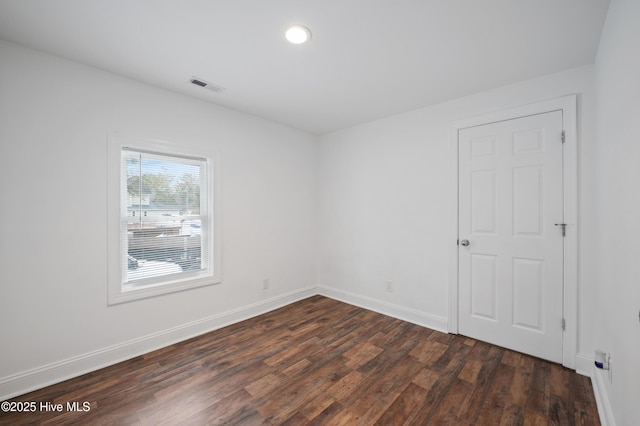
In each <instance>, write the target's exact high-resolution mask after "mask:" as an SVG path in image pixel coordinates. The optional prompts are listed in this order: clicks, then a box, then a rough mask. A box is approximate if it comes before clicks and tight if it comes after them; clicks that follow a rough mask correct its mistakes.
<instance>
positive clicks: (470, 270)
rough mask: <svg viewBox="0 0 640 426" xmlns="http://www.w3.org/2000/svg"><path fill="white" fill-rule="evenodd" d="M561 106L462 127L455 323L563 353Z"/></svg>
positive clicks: (536, 349)
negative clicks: (514, 117) (509, 118)
mask: <svg viewBox="0 0 640 426" xmlns="http://www.w3.org/2000/svg"><path fill="white" fill-rule="evenodd" d="M561 134H562V112H561V111H554V112H549V113H545V114H538V115H532V116H527V117H522V118H518V119H513V120H507V121H502V122H498V123H491V124H486V125H481V126H475V127H470V128H467V129H462V130H460V132H459V139H458V142H459V173H460V176H459V201H458V203H459V204H458V205H459V230H458V235H459V238H460V240H469V245H468V246H463V245H460V246H459V250H458V255H459V256H458V259H459V271H458V277H459V309H458V312H459V331H460V333H461V334H464V335H468V336H470V337H474V338H478V339H480V340H485V341H488V342H491V343H495V344H498V345H501V346H505V347H508V348H511V349H515V350H518V351H521V352H525V353H528V354H531V355H535V356H538V357H541V358H545V359H548V360H551V361H555V362H561V361H562V295H563V239H562V230H561V229H560V227H558V226H555V225H554V224H556V223H563V194H562V188H563V185H562V183H563V182H562V142H561Z"/></svg>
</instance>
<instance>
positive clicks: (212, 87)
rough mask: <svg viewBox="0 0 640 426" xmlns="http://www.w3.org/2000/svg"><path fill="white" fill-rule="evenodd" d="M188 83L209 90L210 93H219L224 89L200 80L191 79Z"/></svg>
mask: <svg viewBox="0 0 640 426" xmlns="http://www.w3.org/2000/svg"><path fill="white" fill-rule="evenodd" d="M190 81H191V83H193V84H195V85H196V86H200V87H204V88H205V89H209V90H211V91H212V92H216V93H221V92H222V91H223V90H224V87H222V86H216V85H215V84H213V83H209V82H208V81H204V80H203V79H201V78H196V77H192V78H191V80H190Z"/></svg>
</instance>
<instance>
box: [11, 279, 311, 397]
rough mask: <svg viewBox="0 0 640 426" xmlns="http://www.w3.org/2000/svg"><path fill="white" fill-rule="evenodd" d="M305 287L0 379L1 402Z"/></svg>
mask: <svg viewBox="0 0 640 426" xmlns="http://www.w3.org/2000/svg"><path fill="white" fill-rule="evenodd" d="M316 294H317V292H316V288H315V287H308V288H305V289H301V290H296V291H293V292H290V293H286V294H283V295H280V296H277V297H273V298H271V299H267V300H263V301H260V302H257V303H253V304H251V305H247V306H243V307H241V308H237V309H232V310H230V311H227V312H222V313H220V314H217V315H213V316H210V317H207V318H203V319H201V320H198V321H194V322H191V323H188V324H183V325H180V326H177V327H173V328H170V329H167V330H162V331H160V332H157V333H153V334H149V335H147V336H143V337H140V338H138V339H134V340H130V341H128V342H123V343H120V344H117V345H113V346H109V347H106V348H103V349H99V350H97V351H93V352H88V353H84V354H82V355H78V356H75V357H72V358H68V359H65V360H62V361H58V362H54V363H51V364H48V365H43V366H41V367H37V368H34V369H31V370H27V371H23V372H21V373H17V374H14V375H11V376H7V377H2V378H0V401H5V400H7V399H10V398H13V397H16V396H18V395H23V394H25V393H27V392H31V391H33V390H36V389H40V388H43V387H46V386H49V385H52V384H55V383H59V382H62V381H64V380H67V379H71V378H73V377H77V376H80V375H82V374H86V373H89V372H91V371H95V370H98V369H100V368H104V367H107V366H109V365H113V364H117V363H118V362H121V361H125V360H127V359H131V358H134V357H136V356H139V355H143V354H146V353H148V352H151V351H154V350H156V349H160V348H163V347H166V346H169V345H172V344H174V343H177V342H181V341H183V340H187V339H190V338H192V337H195V336H198V335H201V334H204V333H208V332H210V331H213V330H216V329H219V328H222V327H225V326H227V325H230V324H234V323H237V322H240V321H244V320H246V319H249V318H252V317H255V316H258V315H261V314H264V313H266V312H269V311H272V310H274V309H278V308H280V307H282V306H285V305H288V304H290V303H293V302H296V301H298V300H302V299H306V298H307V297H311V296H314V295H316Z"/></svg>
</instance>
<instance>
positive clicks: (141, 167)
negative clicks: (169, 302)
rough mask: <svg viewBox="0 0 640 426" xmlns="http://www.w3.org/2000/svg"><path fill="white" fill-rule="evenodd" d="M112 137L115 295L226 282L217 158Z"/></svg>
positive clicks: (131, 296)
mask: <svg viewBox="0 0 640 426" xmlns="http://www.w3.org/2000/svg"><path fill="white" fill-rule="evenodd" d="M111 139H112V140H111V141H110V143H109V174H110V177H109V185H110V187H109V201H110V202H109V218H110V220H109V224H110V226H109V241H110V244H109V303H111V304H113V303H120V302H126V301H130V300H135V299H139V298H144V297H150V296H156V295H159V294H165V293H170V292H175V291H181V290H186V289H189V288H193V287H200V286H204V285H209V284H213V283H216V282H220V274H219V266H220V264H219V262H217V261H216V259H218V258H219V256H218V254H219V244H217V243H216V242H217V241H219V239H218V238H215V237H217V236H218V232H216V229H217V226H216V225H217V217H216V215H215V214H214V211H215V210H214V208H213V207H214V205H216V204H217V203H214V196H215V194H216V193H217V191H214V190H213V189H214V188H213V183H214V181H217V180H218V179H214V176H213V174H214V171H215V169H217V167H215V165H214V164H213V163H214V161H215V158H207V157H199V156H192V155H186V154H182V153H177V152H175V151H173V150H171V149H170V148H171V147H170V146H169V147H168V146H166V145H167V144H166V143H165V144H163V143H159V142H146V143H145V142H142V143H141V142H137V141H134V143H130V141H127V140H124V139H122V138H120V137H113V138H111ZM168 148H169V149H168Z"/></svg>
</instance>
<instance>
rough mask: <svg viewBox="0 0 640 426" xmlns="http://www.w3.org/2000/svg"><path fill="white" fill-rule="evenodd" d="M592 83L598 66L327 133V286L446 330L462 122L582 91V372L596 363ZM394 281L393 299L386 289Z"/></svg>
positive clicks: (323, 254)
mask: <svg viewBox="0 0 640 426" xmlns="http://www.w3.org/2000/svg"><path fill="white" fill-rule="evenodd" d="M592 78H593V69H592V67H584V68H578V69H573V70H569V71H565V72H562V73H559V74H554V75H549V76H546V77H543V78H539V79H536V80H531V81H526V82H523V83H520V84H515V85H511V86H507V87H503V88H499V89H496V90H492V91H489V92H484V93H481V94H477V95H473V96H468V97H465V98H461V99H457V100H454V101H451V102H447V103H444V104H440V105H436V106H432V107H428V108H423V109H419V110H415V111H412V112H409V113H405V114H401V115H396V116H393V117H389V118H385V119H382V120H378V121H375V122H371V123H368V124H364V125H361V126H357V127H354V128H351V129H347V130H343V131H339V132H336V133H333V134H329V135H324V136H322V137H320V138H319V140H320V172H319V182H320V190H319V197H320V204H319V207H320V228H319V233H318V235H319V258H318V278H319V281H318V282H319V284H320V285H322V286H326V287H328V290H327V293H328V294H334V295H337V296H342V297H343V298H344V299H345V300H349V301H352V302H360V304H362V305H366V306H369V307H376V308H378V310H381V311H384V312H388V313H393V314H395V315H397V316H401V317H405V318H408V319H413V320H414V321H417V322H420V323H423V324H425V325H429V326H432V327H435V328H440V329H444V330H446V324H447V316H448V312H447V311H448V285H449V269H448V268H449V251H450V247H451V244H452V243H453V242H452V241H451V215H452V208H451V200H452V195H451V194H452V186H453V184H452V182H451V180H452V179H451V177H452V173H451V164H452V163H451V150H450V131H451V126H452V122H453V121H456V120H460V119H463V118H467V117H471V116H476V115H481V114H484V113H487V112H491V111H496V110H502V109H506V108H508V107H511V106H517V105H524V104H529V103H533V102H536V101H541V100H546V99H552V98H557V97H560V96H563V95H567V94H571V93H576V94H578V126H579V127H578V130H579V135H578V137H579V141H578V150H579V152H578V156H579V158H578V162H579V226H580V229H579V232H580V234H579V235H580V236H579V241H580V243H579V244H580V245H579V251H580V258H579V283H578V286H579V301H578V303H579V306H580V309H579V324H578V352H579V357H580V358H581V359H580V360H578V368H580V366H582V365H587V366H589V365H590V362H589V359H588V357H589V356H592V353H593V339H592V334H593V327H594V320H593V318H592V311H593V308H594V305H595V296H594V288H595V280H594V275H595V269H594V264H593V259H594V257H595V255H594V246H593V241H594V238H595V231H594V223H595V216H594V207H595V206H594V203H595V199H594V195H593V184H594V179H595V174H594V171H593V165H594V158H595V154H594V140H593V134H594V127H593V121H594V109H595V105H594V95H593V81H592ZM387 280H391V281H392V282H393V284H394V291H393V293H388V292H386V291H385V285H386V284H385V283H386V281H387ZM585 354H586V355H585Z"/></svg>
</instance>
